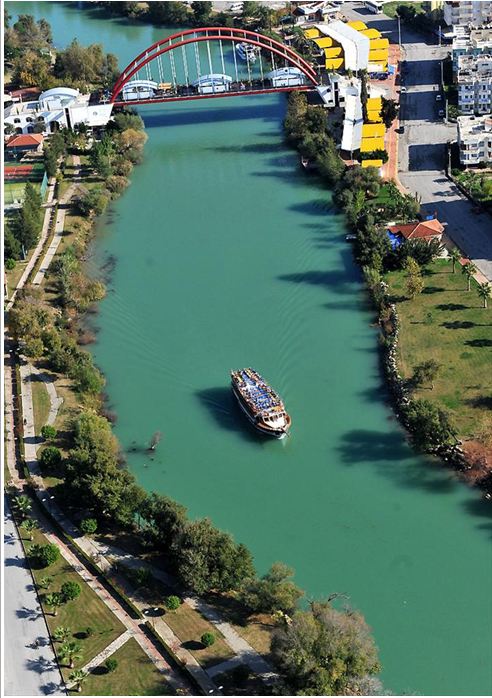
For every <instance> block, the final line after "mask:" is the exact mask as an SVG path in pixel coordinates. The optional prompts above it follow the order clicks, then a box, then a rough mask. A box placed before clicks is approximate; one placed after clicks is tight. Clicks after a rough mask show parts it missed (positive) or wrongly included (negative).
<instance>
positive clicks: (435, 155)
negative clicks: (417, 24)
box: [343, 3, 492, 280]
mask: <svg viewBox="0 0 492 698" xmlns="http://www.w3.org/2000/svg"><path fill="white" fill-rule="evenodd" d="M343 13H344V14H345V16H346V17H347V18H348V19H361V20H362V21H363V22H365V23H366V24H367V25H368V26H369V27H374V28H376V29H379V31H381V32H382V33H383V35H384V36H386V37H388V38H389V39H390V41H393V42H397V41H398V24H397V22H396V20H393V19H390V18H389V17H386V15H384V14H383V15H374V14H372V13H370V12H369V11H366V10H365V9H364V8H362V7H360V4H359V3H347V4H346V5H344V6H343ZM401 39H402V45H403V48H404V59H405V60H406V71H405V75H404V86H405V89H406V91H405V92H404V93H403V94H402V95H401V107H400V109H401V111H400V118H401V124H402V126H403V127H404V132H403V134H401V135H400V138H399V149H398V155H399V178H400V181H401V183H402V184H403V186H404V187H406V188H407V189H408V190H409V192H411V193H412V194H418V195H419V197H420V198H421V202H422V208H423V209H424V210H425V211H427V212H428V213H429V214H434V213H437V216H438V218H439V220H440V221H442V222H443V223H446V224H447V226H446V234H447V236H448V238H450V239H451V240H452V241H453V242H454V243H456V244H457V245H458V246H459V247H460V248H461V249H462V250H463V252H464V253H465V254H466V256H467V257H469V258H470V259H472V260H473V262H474V263H475V264H476V266H477V267H478V268H479V269H480V271H481V272H482V273H483V274H484V275H485V276H486V277H487V278H488V279H490V280H492V219H491V218H490V215H488V214H485V213H482V214H477V213H475V212H474V210H473V209H474V206H473V205H472V204H471V203H470V201H468V199H467V198H466V197H464V196H463V195H462V194H461V193H460V192H459V190H458V189H457V188H456V187H455V186H454V184H453V183H452V182H451V181H450V180H448V179H447V177H446V175H445V171H444V166H445V153H446V148H445V146H446V142H447V141H452V140H456V136H457V133H456V125H455V124H445V123H444V121H443V118H442V117H440V116H439V110H440V109H443V102H442V100H441V101H437V100H436V95H437V94H438V87H439V82H440V74H441V60H442V58H444V57H445V56H446V54H447V52H448V50H449V47H444V46H443V47H439V46H437V43H435V42H433V39H432V37H429V38H428V39H427V38H426V37H424V36H423V35H421V34H416V33H415V32H412V31H410V30H409V29H408V28H407V27H405V26H404V25H403V24H402V25H401ZM436 41H437V39H436Z"/></svg>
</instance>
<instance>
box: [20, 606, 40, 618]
mask: <svg viewBox="0 0 492 698" xmlns="http://www.w3.org/2000/svg"><path fill="white" fill-rule="evenodd" d="M15 615H16V616H17V618H20V619H21V620H37V619H38V618H40V617H41V616H42V615H43V614H42V611H41V609H39V608H26V607H25V606H23V607H22V608H18V609H17V610H16V612H15Z"/></svg>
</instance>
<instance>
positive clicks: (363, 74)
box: [359, 70, 369, 123]
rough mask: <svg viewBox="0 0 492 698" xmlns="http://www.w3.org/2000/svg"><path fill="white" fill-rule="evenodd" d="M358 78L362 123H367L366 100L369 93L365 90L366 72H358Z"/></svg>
mask: <svg viewBox="0 0 492 698" xmlns="http://www.w3.org/2000/svg"><path fill="white" fill-rule="evenodd" d="M359 78H360V101H361V104H362V117H363V119H364V122H365V123H367V122H368V120H369V119H368V116H367V100H368V98H369V91H368V89H367V70H360V71H359Z"/></svg>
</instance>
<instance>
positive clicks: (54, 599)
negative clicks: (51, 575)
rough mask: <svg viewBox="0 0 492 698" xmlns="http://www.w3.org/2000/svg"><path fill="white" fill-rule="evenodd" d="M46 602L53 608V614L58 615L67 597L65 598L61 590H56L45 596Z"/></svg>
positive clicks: (46, 604)
mask: <svg viewBox="0 0 492 698" xmlns="http://www.w3.org/2000/svg"><path fill="white" fill-rule="evenodd" d="M44 603H45V606H48V608H52V609H53V615H54V616H56V614H57V613H58V609H59V608H60V606H63V604H64V603H65V599H64V598H63V594H60V592H59V591H54V592H53V593H52V594H46V596H45V597H44Z"/></svg>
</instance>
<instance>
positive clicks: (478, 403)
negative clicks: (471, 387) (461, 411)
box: [466, 395, 492, 411]
mask: <svg viewBox="0 0 492 698" xmlns="http://www.w3.org/2000/svg"><path fill="white" fill-rule="evenodd" d="M466 404H467V405H471V407H478V408H480V409H484V410H491V411H492V397H489V396H488V395H479V396H478V397H473V398H470V399H469V400H466Z"/></svg>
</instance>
